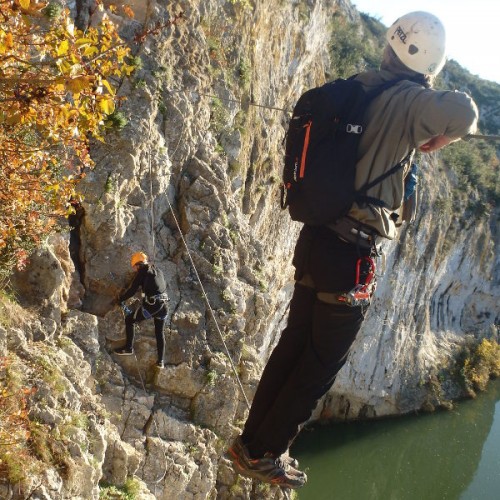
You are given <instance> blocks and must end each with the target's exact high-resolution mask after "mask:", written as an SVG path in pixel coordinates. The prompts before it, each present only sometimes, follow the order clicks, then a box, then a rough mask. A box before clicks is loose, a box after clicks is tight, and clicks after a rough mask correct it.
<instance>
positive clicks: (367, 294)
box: [338, 256, 377, 307]
mask: <svg viewBox="0 0 500 500" xmlns="http://www.w3.org/2000/svg"><path fill="white" fill-rule="evenodd" d="M376 285H377V283H376V280H375V262H374V261H373V259H372V258H371V257H366V256H365V257H360V258H359V259H358V261H357V263H356V284H355V285H354V288H353V289H352V290H350V291H349V292H346V293H343V294H342V295H339V297H338V300H339V301H340V302H343V303H344V304H346V305H348V306H351V307H358V306H362V307H366V306H368V305H370V300H371V297H372V295H373V292H375V287H376Z"/></svg>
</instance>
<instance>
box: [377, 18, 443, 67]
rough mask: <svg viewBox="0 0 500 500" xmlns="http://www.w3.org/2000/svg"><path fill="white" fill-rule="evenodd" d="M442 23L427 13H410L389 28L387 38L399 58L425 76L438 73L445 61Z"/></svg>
mask: <svg viewBox="0 0 500 500" xmlns="http://www.w3.org/2000/svg"><path fill="white" fill-rule="evenodd" d="M445 39H446V36H445V30H444V26H443V23H442V22H441V21H440V20H439V19H438V18H437V17H436V16H435V15H433V14H429V13H428V12H410V13H409V14H405V15H404V16H401V17H400V18H399V19H397V20H396V21H395V22H394V23H393V25H392V26H391V27H390V28H389V29H388V30H387V35H386V40H387V42H388V43H389V45H390V46H391V47H392V49H393V50H394V52H395V53H396V55H397V56H398V58H399V60H400V61H401V62H402V63H403V64H404V65H405V66H406V67H407V68H410V69H412V70H413V71H416V72H417V73H422V74H424V75H437V74H438V73H439V72H440V71H441V69H442V68H443V66H444V63H445V62H446V40H445Z"/></svg>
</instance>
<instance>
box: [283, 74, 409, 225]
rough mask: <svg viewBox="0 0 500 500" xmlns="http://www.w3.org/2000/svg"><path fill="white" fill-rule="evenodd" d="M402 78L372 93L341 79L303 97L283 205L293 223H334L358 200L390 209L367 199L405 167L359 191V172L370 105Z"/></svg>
mask: <svg viewBox="0 0 500 500" xmlns="http://www.w3.org/2000/svg"><path fill="white" fill-rule="evenodd" d="M399 81H400V80H399V79H398V80H391V81H388V82H386V83H384V84H382V85H380V86H378V87H377V88H375V89H373V90H371V91H366V90H365V89H364V87H363V86H362V84H361V83H360V82H359V81H357V80H355V79H353V78H349V79H348V80H343V79H338V80H335V81H334V82H330V83H327V84H325V85H323V86H321V87H317V88H313V89H311V90H308V91H307V92H305V93H304V94H302V96H301V97H300V98H299V100H298V102H297V104H296V106H295V108H294V111H293V115H292V118H291V120H290V125H289V128H288V132H287V136H286V145H285V166H284V169H283V184H282V191H281V207H282V208H283V209H284V208H287V207H288V209H289V212H290V216H291V218H292V219H293V220H296V221H300V222H304V223H305V224H309V225H324V224H328V223H331V222H333V221H335V220H337V219H339V218H340V217H342V216H343V215H345V214H346V213H347V212H348V210H349V209H350V208H351V206H352V204H353V203H354V202H357V203H360V204H363V203H370V204H373V205H378V206H384V203H383V202H382V201H381V200H378V199H376V198H371V197H368V196H367V195H366V192H367V191H368V189H370V188H371V187H373V186H374V185H376V184H378V183H379V182H381V181H382V180H384V179H385V178H386V177H388V176H389V175H392V174H393V173H394V172H396V171H397V170H398V169H399V168H402V167H403V165H404V163H403V162H400V163H398V165H396V166H394V167H392V168H391V169H390V170H388V171H387V172H386V173H384V174H383V175H382V176H380V177H378V178H377V179H375V180H373V181H372V182H370V183H369V184H366V185H365V186H363V188H362V189H360V190H355V187H354V181H355V173H356V172H355V170H356V163H357V159H358V157H357V152H358V146H359V141H360V138H361V134H362V133H363V130H364V126H365V123H364V117H365V113H366V110H367V108H368V105H369V104H370V102H371V101H372V100H373V99H374V98H375V97H377V96H379V95H380V94H381V93H382V92H383V91H384V90H386V89H388V88H389V87H391V86H393V85H394V84H396V83H397V82H399Z"/></svg>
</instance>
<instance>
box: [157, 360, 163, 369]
mask: <svg viewBox="0 0 500 500" xmlns="http://www.w3.org/2000/svg"><path fill="white" fill-rule="evenodd" d="M156 367H157V368H164V367H165V364H164V363H163V361H157V362H156Z"/></svg>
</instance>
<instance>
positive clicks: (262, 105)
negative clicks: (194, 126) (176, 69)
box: [168, 89, 287, 113]
mask: <svg viewBox="0 0 500 500" xmlns="http://www.w3.org/2000/svg"><path fill="white" fill-rule="evenodd" d="M168 92H170V93H172V94H174V93H180V92H183V93H186V92H187V91H186V89H179V90H169V91H168ZM193 93H195V94H198V95H201V96H203V97H210V98H212V99H219V101H226V102H234V103H236V104H239V105H240V107H241V108H242V107H243V103H242V102H241V101H239V100H238V99H231V98H230V97H220V96H218V95H213V94H205V93H203V92H199V91H197V90H194V91H193ZM248 105H249V106H255V107H256V108H264V109H271V110H273V111H283V112H284V113H286V112H287V110H286V109H284V108H278V107H276V106H266V105H265V104H258V103H256V102H249V103H248Z"/></svg>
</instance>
